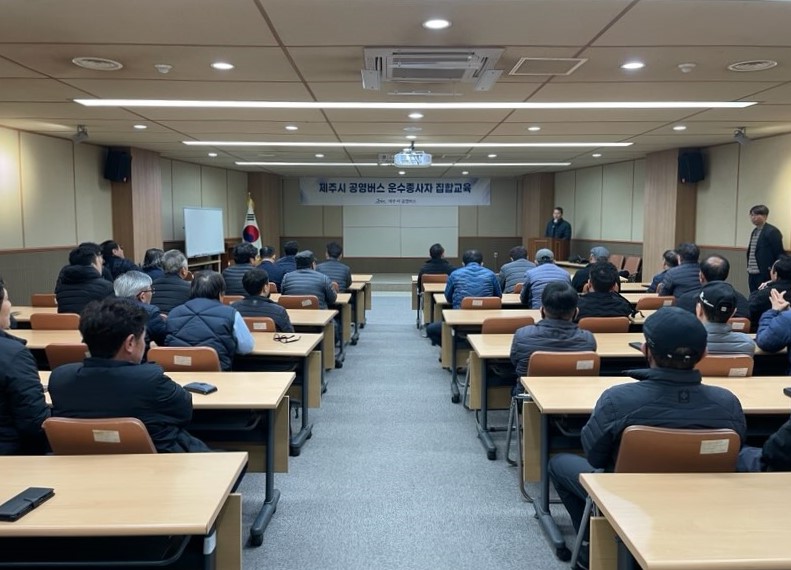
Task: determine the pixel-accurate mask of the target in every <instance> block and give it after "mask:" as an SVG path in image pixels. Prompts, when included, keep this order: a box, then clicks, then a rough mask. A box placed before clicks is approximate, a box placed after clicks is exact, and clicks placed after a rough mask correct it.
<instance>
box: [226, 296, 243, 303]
mask: <svg viewBox="0 0 791 570" xmlns="http://www.w3.org/2000/svg"><path fill="white" fill-rule="evenodd" d="M242 299H244V295H223V296H222V303H223V305H230V304H231V303H235V302H236V301H241V300H242Z"/></svg>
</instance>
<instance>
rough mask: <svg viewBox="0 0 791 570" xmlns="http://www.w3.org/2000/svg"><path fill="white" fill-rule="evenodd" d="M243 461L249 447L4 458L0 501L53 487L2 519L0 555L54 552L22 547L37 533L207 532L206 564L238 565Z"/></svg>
mask: <svg viewBox="0 0 791 570" xmlns="http://www.w3.org/2000/svg"><path fill="white" fill-rule="evenodd" d="M246 462H247V454H245V453H164V454H151V455H84V456H54V455H50V456H37V457H0V472H1V473H2V474H3V475H2V477H0V502H3V501H5V500H6V499H8V498H10V497H12V496H14V495H16V494H17V493H19V492H20V491H22V490H24V489H26V488H27V487H31V486H35V487H52V488H54V489H55V496H54V497H52V498H51V499H50V500H48V501H47V502H45V503H43V504H42V505H41V506H39V507H38V508H36V509H34V510H33V511H31V512H30V513H29V514H27V515H25V516H24V517H22V518H21V519H19V520H18V521H16V522H13V523H0V545H2V546H0V561H2V562H3V563H10V562H13V561H14V560H15V557H22V558H23V560H22V561H25V562H28V561H30V560H29V559H28V556H35V555H39V554H40V555H44V556H49V555H51V554H52V553H51V552H50V551H48V550H47V549H43V550H40V551H36V550H32V549H31V550H32V551H28V552H26V553H25V554H20V553H21V551H22V548H23V545H24V543H25V542H26V541H28V540H35V539H37V538H58V537H73V538H76V537H86V538H88V537H91V538H95V537H143V536H168V535H194V536H202V537H203V548H204V556H205V557H206V558H208V559H209V560H208V563H207V564H206V565H205V568H214V567H215V561H213V559H214V558H219V559H220V560H219V561H217V562H216V566H217V567H218V568H223V569H225V568H229V569H232V568H236V569H239V568H241V549H240V542H241V541H240V538H241V529H240V525H241V520H240V508H241V504H240V501H239V500H238V499H239V497H238V495H230V491H231V488H232V486H233V484H234V482H235V481H236V479H237V478H238V477H239V475H240V474H241V472H242V469H243V467H244V465H245V463H246ZM218 539H219V540H218ZM234 539H235V540H234ZM39 544H40V543H39ZM215 545H216V548H215ZM78 554H80V555H84V556H86V557H89V556H90V554H91V553H90V552H87V551H86V552H79V553H78ZM114 554H117V555H119V556H122V555H123V554H127V553H121V552H118V553H114ZM132 554H134V555H137V554H139V553H137V552H133V553H132Z"/></svg>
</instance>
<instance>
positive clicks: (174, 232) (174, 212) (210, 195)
mask: <svg viewBox="0 0 791 570" xmlns="http://www.w3.org/2000/svg"><path fill="white" fill-rule="evenodd" d="M159 162H160V169H161V171H162V239H163V240H164V241H177V240H183V239H184V208H185V207H188V206H192V207H201V208H222V209H223V213H224V215H225V218H224V220H223V222H224V225H225V237H227V238H233V237H239V238H240V239H241V235H242V225H243V224H244V217H245V214H246V213H247V173H246V172H238V171H235V170H226V169H224V168H214V167H211V166H200V165H198V164H192V163H189V162H182V161H180V160H168V159H165V158H161V159H160V161H159ZM260 223H261V221H260V220H259V224H260Z"/></svg>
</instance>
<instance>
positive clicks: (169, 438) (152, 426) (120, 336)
mask: <svg viewBox="0 0 791 570" xmlns="http://www.w3.org/2000/svg"><path fill="white" fill-rule="evenodd" d="M147 320H148V315H147V314H146V311H145V310H144V309H143V307H141V306H140V305H138V304H135V303H133V302H132V301H130V300H128V299H105V300H104V301H102V302H98V301H94V302H92V303H91V304H90V305H88V306H87V307H86V308H85V311H84V312H83V314H82V318H81V319H80V332H81V333H82V338H83V339H84V341H85V344H87V345H88V349H89V350H90V352H91V356H90V357H89V358H86V359H85V360H84V361H83V362H82V363H74V364H64V365H63V366H59V367H58V368H56V369H55V370H53V371H52V374H51V375H50V377H49V393H50V396H51V397H52V415H53V416H56V417H64V418H83V419H90V418H120V417H133V418H137V419H139V420H140V421H141V422H143V423H144V424H145V426H146V429H147V430H148V434H149V435H150V436H151V439H152V441H153V442H154V445H155V446H156V448H157V451H158V452H160V453H170V452H180V451H197V452H201V451H204V452H205V451H209V448H208V447H206V445H205V444H204V443H203V442H202V441H200V440H199V439H197V438H195V437H193V436H192V435H190V434H189V432H187V430H186V429H185V427H186V426H187V424H189V423H190V420H191V419H192V396H191V395H190V393H189V392H187V391H186V390H185V389H184V388H182V387H181V386H179V385H178V384H176V383H175V382H173V380H171V379H170V378H168V377H167V376H166V375H165V373H164V371H163V370H162V367H161V366H159V365H158V364H154V363H145V364H141V363H140V361H141V359H142V358H143V352H144V350H145V340H144V336H145V329H146V321H147Z"/></svg>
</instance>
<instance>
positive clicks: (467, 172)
mask: <svg viewBox="0 0 791 570" xmlns="http://www.w3.org/2000/svg"><path fill="white" fill-rule="evenodd" d="M469 173H470V171H469V170H462V171H461V175H462V176H467V175H468V174H469Z"/></svg>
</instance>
